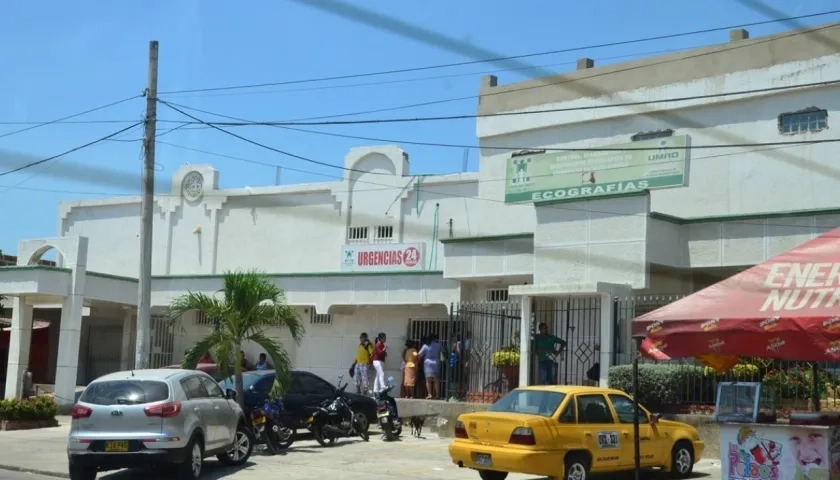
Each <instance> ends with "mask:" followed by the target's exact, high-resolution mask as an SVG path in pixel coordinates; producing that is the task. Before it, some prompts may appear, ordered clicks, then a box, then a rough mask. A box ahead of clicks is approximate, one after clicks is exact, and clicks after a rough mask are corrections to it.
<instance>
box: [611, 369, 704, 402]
mask: <svg viewBox="0 0 840 480" xmlns="http://www.w3.org/2000/svg"><path fill="white" fill-rule="evenodd" d="M709 383H710V382H709V381H708V380H707V379H704V375H703V368H702V367H698V366H694V365H639V401H640V402H642V403H643V404H645V405H646V406H648V407H656V406H659V405H674V404H679V403H687V402H691V403H696V402H702V401H708V400H709V399H707V398H705V397H708V396H709V395H708V390H709ZM608 384H609V386H610V388H615V389H616V390H623V391H624V392H627V393H631V392H632V391H633V367H632V366H631V365H618V366H615V367H611V368H610V371H609V375H608Z"/></svg>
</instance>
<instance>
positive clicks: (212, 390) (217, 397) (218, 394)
mask: <svg viewBox="0 0 840 480" xmlns="http://www.w3.org/2000/svg"><path fill="white" fill-rule="evenodd" d="M200 378H201V384H202V385H203V386H204V389H205V390H207V395H208V396H209V397H210V402H211V403H212V404H213V410H214V411H215V412H216V417H217V419H218V427H219V435H220V436H221V438H222V439H225V440H227V441H229V442H232V441H233V437H234V435H235V434H236V426H237V424H238V423H239V414H238V413H237V411H236V408H235V407H234V406H233V405H232V404H235V402H233V401H232V400H228V399H227V398H225V393H224V392H223V391H222V388H221V387H219V384H218V383H216V382H215V381H213V378H211V377H210V376H208V375H201V377H200Z"/></svg>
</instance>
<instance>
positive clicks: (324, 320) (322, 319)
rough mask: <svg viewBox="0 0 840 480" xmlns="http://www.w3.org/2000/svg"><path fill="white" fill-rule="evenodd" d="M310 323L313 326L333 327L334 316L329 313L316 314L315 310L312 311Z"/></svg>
mask: <svg viewBox="0 0 840 480" xmlns="http://www.w3.org/2000/svg"><path fill="white" fill-rule="evenodd" d="M309 323H310V324H311V325H332V315H330V314H329V313H315V310H312V314H311V316H310V317H309Z"/></svg>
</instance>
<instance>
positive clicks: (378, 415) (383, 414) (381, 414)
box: [376, 412, 391, 418]
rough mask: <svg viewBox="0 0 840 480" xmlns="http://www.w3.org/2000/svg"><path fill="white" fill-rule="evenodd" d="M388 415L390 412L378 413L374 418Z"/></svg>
mask: <svg viewBox="0 0 840 480" xmlns="http://www.w3.org/2000/svg"><path fill="white" fill-rule="evenodd" d="M390 414H391V412H379V413H377V414H376V416H377V417H379V418H382V417H387V416H388V415H390Z"/></svg>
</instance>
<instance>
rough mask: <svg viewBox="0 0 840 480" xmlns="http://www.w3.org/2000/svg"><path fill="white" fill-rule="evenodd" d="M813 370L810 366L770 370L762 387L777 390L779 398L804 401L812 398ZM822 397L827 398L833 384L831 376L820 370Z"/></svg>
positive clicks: (763, 380) (762, 381)
mask: <svg viewBox="0 0 840 480" xmlns="http://www.w3.org/2000/svg"><path fill="white" fill-rule="evenodd" d="M812 378H813V376H812V375H811V368H810V367H808V366H803V367H798V366H797V367H793V368H785V369H779V370H770V371H768V372H767V373H766V374H765V375H764V378H763V379H762V380H761V383H762V385H765V386H767V387H771V388H773V389H775V391H776V396H777V397H779V398H790V399H804V398H811V390H812V388H813V384H812V380H811V379H812ZM818 379H819V389H820V395H822V396H825V394H826V393H827V392H828V386H829V385H830V384H831V383H832V378H831V375H829V373H828V372H826V371H825V370H819V373H818Z"/></svg>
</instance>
